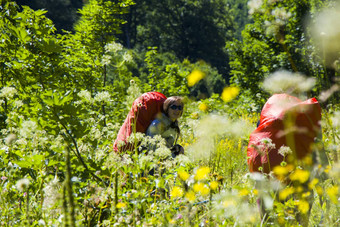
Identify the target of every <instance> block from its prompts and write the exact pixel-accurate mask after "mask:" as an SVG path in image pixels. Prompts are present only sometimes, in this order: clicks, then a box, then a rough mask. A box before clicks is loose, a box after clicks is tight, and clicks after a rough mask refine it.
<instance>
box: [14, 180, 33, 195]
mask: <svg viewBox="0 0 340 227" xmlns="http://www.w3.org/2000/svg"><path fill="white" fill-rule="evenodd" d="M29 184H30V180H29V179H27V178H23V179H20V180H18V181H17V183H16V185H15V186H16V188H17V189H18V190H19V191H21V192H24V191H26V189H28V186H29Z"/></svg>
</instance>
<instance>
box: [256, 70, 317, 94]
mask: <svg viewBox="0 0 340 227" xmlns="http://www.w3.org/2000/svg"><path fill="white" fill-rule="evenodd" d="M314 85H315V79H314V78H308V77H306V76H304V75H302V74H299V73H291V72H288V71H284V70H283V71H277V72H275V73H273V74H272V75H270V76H269V77H268V78H266V79H265V80H264V82H263V85H262V87H263V89H265V90H266V91H268V92H270V93H272V94H274V93H288V94H295V95H297V94H301V93H302V92H306V91H309V90H311V89H312V88H313V87H314Z"/></svg>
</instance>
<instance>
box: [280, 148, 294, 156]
mask: <svg viewBox="0 0 340 227" xmlns="http://www.w3.org/2000/svg"><path fill="white" fill-rule="evenodd" d="M278 153H279V154H280V155H282V156H283V157H285V156H287V155H288V154H292V153H293V151H292V150H291V149H290V147H287V146H281V147H280V149H279V150H278Z"/></svg>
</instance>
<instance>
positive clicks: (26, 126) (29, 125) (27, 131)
mask: <svg viewBox="0 0 340 227" xmlns="http://www.w3.org/2000/svg"><path fill="white" fill-rule="evenodd" d="M37 129H38V124H37V123H36V122H35V121H24V122H22V124H21V128H20V129H19V134H20V135H21V136H22V137H23V138H32V135H33V134H34V133H35V132H36V131H37Z"/></svg>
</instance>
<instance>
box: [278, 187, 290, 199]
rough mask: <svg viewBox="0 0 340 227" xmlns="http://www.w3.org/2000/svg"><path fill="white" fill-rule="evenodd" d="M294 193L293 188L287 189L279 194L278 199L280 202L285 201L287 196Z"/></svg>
mask: <svg viewBox="0 0 340 227" xmlns="http://www.w3.org/2000/svg"><path fill="white" fill-rule="evenodd" d="M293 193H294V188H293V187H288V188H285V189H283V190H282V191H280V193H279V199H280V200H285V199H286V198H287V197H288V196H290V195H291V194H293Z"/></svg>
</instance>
